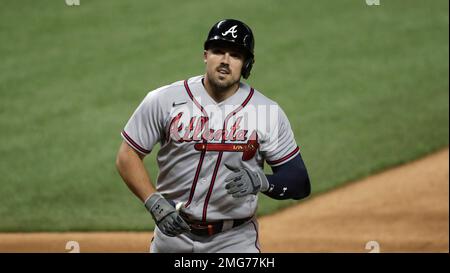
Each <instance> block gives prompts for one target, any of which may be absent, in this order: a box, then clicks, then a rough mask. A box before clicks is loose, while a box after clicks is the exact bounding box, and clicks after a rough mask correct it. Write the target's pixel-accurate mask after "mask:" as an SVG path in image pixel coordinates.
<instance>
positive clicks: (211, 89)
mask: <svg viewBox="0 0 450 273" xmlns="http://www.w3.org/2000/svg"><path fill="white" fill-rule="evenodd" d="M202 84H203V86H204V87H205V90H206V92H207V93H208V94H209V96H210V97H211V98H212V99H213V100H214V101H215V102H217V103H221V102H222V101H224V100H226V99H228V98H229V97H231V96H233V95H234V94H235V93H236V92H237V90H238V89H239V82H237V83H235V84H233V85H231V86H230V87H228V88H220V87H218V86H215V85H214V84H211V82H210V81H209V80H208V77H207V76H205V77H204V78H203V79H202Z"/></svg>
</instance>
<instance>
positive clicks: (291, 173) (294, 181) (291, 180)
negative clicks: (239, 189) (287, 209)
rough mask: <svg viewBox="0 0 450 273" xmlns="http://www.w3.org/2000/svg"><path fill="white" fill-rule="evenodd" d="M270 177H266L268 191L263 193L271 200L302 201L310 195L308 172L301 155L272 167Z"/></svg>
mask: <svg viewBox="0 0 450 273" xmlns="http://www.w3.org/2000/svg"><path fill="white" fill-rule="evenodd" d="M272 172H273V174H272V175H266V177H267V179H268V180H269V189H268V190H267V191H265V192H263V193H264V194H265V195H267V196H269V197H270V198H273V199H278V200H282V199H295V200H299V199H303V198H305V197H307V196H308V195H309V194H310V193H311V185H310V182H309V176H308V172H307V170H306V167H305V164H304V162H303V159H302V157H301V155H300V154H299V155H297V156H296V157H295V158H293V159H291V160H289V161H288V162H286V163H284V164H282V165H280V166H276V167H272Z"/></svg>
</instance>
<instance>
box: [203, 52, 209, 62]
mask: <svg viewBox="0 0 450 273" xmlns="http://www.w3.org/2000/svg"><path fill="white" fill-rule="evenodd" d="M207 57H208V51H207V50H203V62H204V63H205V64H206V58H207Z"/></svg>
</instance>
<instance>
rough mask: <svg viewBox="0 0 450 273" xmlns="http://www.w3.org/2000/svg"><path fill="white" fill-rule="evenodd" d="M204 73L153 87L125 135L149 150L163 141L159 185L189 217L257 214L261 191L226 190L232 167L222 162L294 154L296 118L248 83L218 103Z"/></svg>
mask: <svg viewBox="0 0 450 273" xmlns="http://www.w3.org/2000/svg"><path fill="white" fill-rule="evenodd" d="M202 80H203V76H197V77H193V78H190V79H188V80H186V81H179V82H175V83H173V84H171V85H167V86H164V87H161V88H158V89H156V90H154V91H151V92H149V93H148V95H147V96H146V97H145V99H144V100H143V101H142V102H141V104H140V105H139V107H138V108H137V109H136V111H135V112H134V113H133V115H132V116H131V118H130V120H129V121H128V123H127V124H126V126H125V128H124V130H123V131H122V137H123V139H124V140H125V141H126V142H127V143H128V144H129V145H130V146H131V147H133V148H134V149H135V150H136V151H138V152H139V153H141V154H144V155H146V154H149V153H150V152H151V150H152V149H153V147H154V146H155V144H157V143H160V144H161V148H160V150H159V152H158V155H157V162H158V167H159V174H158V178H157V181H156V190H157V191H159V192H160V193H162V194H163V195H164V197H166V198H167V199H170V200H173V201H175V202H176V203H179V202H183V203H184V209H183V211H184V212H185V213H186V214H188V215H189V217H190V218H192V219H196V220H202V221H215V220H226V219H240V218H245V217H249V216H252V215H253V214H254V213H255V211H256V207H257V201H258V200H257V196H255V195H249V196H246V197H243V198H233V197H232V196H231V195H229V194H227V192H226V189H225V185H224V179H225V178H226V177H227V175H229V174H230V173H231V171H230V170H228V169H227V168H226V167H225V166H224V163H227V164H230V165H234V166H236V167H247V168H250V169H256V168H263V163H264V161H266V162H267V163H268V164H270V165H272V166H277V165H281V164H283V163H285V162H287V161H289V160H290V159H292V158H294V157H295V156H296V155H297V154H298V153H299V148H298V146H297V144H296V142H295V139H294V135H293V133H292V130H291V126H290V124H289V121H288V119H287V117H286V115H285V114H284V112H283V111H282V109H281V108H280V107H279V106H278V104H276V103H275V102H274V101H272V100H270V99H268V98H266V97H265V96H264V95H262V94H261V93H260V92H258V91H256V90H255V89H253V88H251V87H250V86H248V85H247V84H245V83H240V86H239V89H238V90H237V92H236V93H235V94H234V95H233V96H231V97H229V98H228V99H226V100H225V101H222V102H220V103H217V102H215V101H214V100H213V99H212V98H211V97H210V96H209V94H208V93H207V91H206V90H205V88H204V86H203V84H202ZM269 190H270V189H269Z"/></svg>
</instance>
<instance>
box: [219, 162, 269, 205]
mask: <svg viewBox="0 0 450 273" xmlns="http://www.w3.org/2000/svg"><path fill="white" fill-rule="evenodd" d="M225 167H227V168H228V169H229V170H230V171H232V172H233V173H232V174H230V175H228V176H227V177H226V178H225V189H226V190H227V192H228V194H231V195H232V196H233V197H234V198H239V197H244V196H247V195H249V194H257V193H258V192H259V191H266V190H267V189H268V188H269V181H268V180H267V177H266V175H265V174H264V173H263V172H262V171H261V170H258V171H252V170H250V169H248V168H242V167H240V168H239V167H235V166H231V165H229V164H227V163H225Z"/></svg>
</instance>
